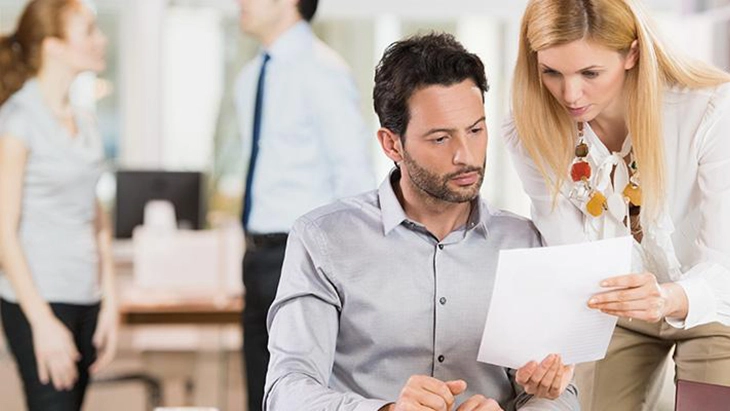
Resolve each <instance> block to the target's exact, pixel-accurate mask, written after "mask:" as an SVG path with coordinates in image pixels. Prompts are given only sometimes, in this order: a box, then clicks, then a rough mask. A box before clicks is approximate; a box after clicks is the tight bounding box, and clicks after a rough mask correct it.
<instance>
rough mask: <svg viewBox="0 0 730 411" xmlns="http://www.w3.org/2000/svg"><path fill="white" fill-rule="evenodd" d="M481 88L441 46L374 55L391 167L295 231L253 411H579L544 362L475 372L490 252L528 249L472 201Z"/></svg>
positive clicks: (445, 38)
mask: <svg viewBox="0 0 730 411" xmlns="http://www.w3.org/2000/svg"><path fill="white" fill-rule="evenodd" d="M487 88H488V87H487V80H486V77H485V74H484V66H483V65H482V62H481V61H480V60H479V58H478V57H477V56H475V55H473V54H470V53H468V52H467V51H466V50H465V49H464V48H463V47H462V46H461V44H459V43H458V42H457V41H456V40H454V38H453V37H451V36H449V35H439V34H431V35H426V36H421V37H413V38H410V39H408V40H404V41H400V42H397V43H394V44H393V45H391V46H390V47H389V48H388V50H387V51H386V52H385V55H384V56H383V58H382V60H381V61H380V63H379V65H378V67H377V69H376V74H375V90H374V93H373V95H374V99H375V111H376V112H377V114H378V116H379V118H380V124H381V127H382V128H381V129H380V130H378V139H379V141H380V144H381V146H382V149H383V151H384V152H385V154H386V155H387V156H388V157H389V158H390V159H391V160H393V161H394V162H395V164H396V167H395V168H394V169H393V171H392V172H391V173H390V175H389V176H388V178H386V180H385V181H384V182H383V183H382V185H381V186H380V188H379V189H378V190H377V191H373V192H369V193H365V194H362V195H360V196H357V197H354V198H349V199H345V200H341V201H338V202H336V203H333V204H331V205H328V206H325V207H322V208H319V209H317V210H315V211H313V212H310V213H309V214H307V215H305V216H303V217H301V218H300V219H299V220H298V221H297V222H296V224H295V225H294V228H293V229H292V231H291V233H290V236H289V242H288V245H287V249H286V257H285V259H284V267H283V270H282V276H281V283H280V284H279V289H278V292H277V295H276V300H275V301H274V304H273V305H272V307H271V310H270V311H269V317H268V325H269V330H270V340H269V350H270V351H271V362H270V365H269V371H268V376H267V381H266V393H265V406H264V409H265V410H271V411H279V410H282V411H291V410H296V411H300V410H301V411H310V410H358V411H359V410H363V411H365V410H369V411H377V410H383V411H391V410H443V411H447V410H448V411H451V410H459V411H467V410H469V411H471V410H500V409H506V410H512V409H522V410H528V409H529V410H536V409H541V410H542V409H546V410H575V409H578V403H577V397H576V390H575V388H574V387H573V386H572V385H569V382H570V379H571V378H572V367H566V366H563V365H562V363H561V361H560V359H559V358H556V357H557V356H549V357H548V358H546V360H545V361H543V362H542V363H541V364H540V365H538V364H536V363H534V362H531V363H530V364H528V365H526V366H525V367H523V368H522V369H520V370H518V371H515V370H510V369H505V368H502V367H498V366H494V365H489V364H484V363H480V362H477V352H478V350H479V344H480V339H481V333H482V329H483V326H484V322H485V315H486V313H487V309H488V307H489V301H490V298H491V293H492V289H493V286H494V276H495V269H496V265H497V257H498V253H499V250H502V249H508V248H523V247H533V246H539V245H540V238H539V235H538V233H537V231H536V230H535V228H534V226H533V225H532V224H531V223H530V222H529V221H528V220H526V219H523V218H519V217H516V216H513V215H511V214H508V213H504V212H499V211H495V210H492V209H490V208H489V206H487V204H486V203H485V202H484V201H483V200H481V199H480V197H479V189H480V187H481V184H482V181H483V178H484V166H485V159H486V148H487V128H486V127H487V126H486V121H485V115H484V93H485V92H486V91H487ZM323 98H326V96H323ZM516 375H517V376H519V377H516ZM516 379H519V380H520V381H521V382H522V384H523V385H524V387H523V386H521V385H520V384H517V383H516ZM528 392H532V393H535V394H536V395H531V394H528ZM500 407H501V408H500Z"/></svg>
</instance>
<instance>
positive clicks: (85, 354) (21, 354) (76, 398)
mask: <svg viewBox="0 0 730 411" xmlns="http://www.w3.org/2000/svg"><path fill="white" fill-rule="evenodd" d="M51 309H52V310H53V314H54V315H55V316H56V318H58V319H59V320H60V321H61V322H62V323H63V324H64V325H66V327H68V329H69V330H70V331H71V333H72V334H73V336H74V339H75V341H76V348H77V349H78V350H79V353H81V361H79V362H78V363H77V365H78V375H79V377H78V380H76V384H75V385H74V386H73V388H72V389H71V390H69V391H56V389H55V388H54V387H53V383H51V382H50V381H49V383H48V384H41V382H40V379H39V377H38V367H37V365H36V358H35V353H34V351H33V336H32V333H31V328H30V324H29V323H28V320H27V319H26V317H25V314H23V311H22V310H21V309H20V306H19V305H18V304H13V303H10V302H7V301H5V300H0V314H1V316H2V322H3V330H4V331H5V338H6V340H7V342H8V346H9V347H10V351H11V352H12V354H13V356H14V357H15V362H16V363H17V365H18V371H19V372H20V377H21V379H22V381H23V390H24V392H25V399H26V404H27V405H28V410H29V411H79V410H81V404H82V403H83V402H84V394H85V392H86V386H87V385H88V383H89V371H88V370H89V366H90V365H91V364H92V363H93V362H94V360H96V348H94V345H93V344H92V338H93V336H94V330H96V321H97V319H98V317H99V304H93V305H75V304H57V303H52V304H51Z"/></svg>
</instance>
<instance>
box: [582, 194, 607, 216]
mask: <svg viewBox="0 0 730 411" xmlns="http://www.w3.org/2000/svg"><path fill="white" fill-rule="evenodd" d="M605 209H606V197H605V196H604V195H603V194H601V192H599V191H594V192H593V195H592V196H591V199H590V200H588V203H586V211H588V214H590V215H592V216H593V217H600V216H601V214H603V210H605Z"/></svg>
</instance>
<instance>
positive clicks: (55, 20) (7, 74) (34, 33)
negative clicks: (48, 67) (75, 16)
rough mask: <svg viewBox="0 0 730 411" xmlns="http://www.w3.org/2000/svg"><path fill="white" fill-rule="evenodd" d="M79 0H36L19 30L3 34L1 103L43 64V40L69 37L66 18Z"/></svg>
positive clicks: (26, 8)
mask: <svg viewBox="0 0 730 411" xmlns="http://www.w3.org/2000/svg"><path fill="white" fill-rule="evenodd" d="M80 5H81V4H80V3H79V1H78V0H33V1H31V2H30V3H28V5H27V6H26V7H25V10H24V11H23V14H22V15H21V17H20V20H19V22H18V28H17V29H16V31H15V33H13V34H10V35H7V36H1V37H0V105H2V104H3V103H4V102H5V101H6V100H7V99H8V98H10V96H12V95H13V93H15V92H16V91H18V90H20V88H21V87H22V86H23V84H24V83H25V81H26V80H28V79H29V78H30V77H33V76H35V75H36V74H38V71H39V70H40V69H41V66H42V64H43V55H42V54H43V51H42V47H43V40H44V39H45V38H46V37H56V38H60V39H63V38H65V35H66V33H65V23H66V22H65V17H66V15H67V13H68V11H70V10H71V9H72V8H74V7H79V6H80Z"/></svg>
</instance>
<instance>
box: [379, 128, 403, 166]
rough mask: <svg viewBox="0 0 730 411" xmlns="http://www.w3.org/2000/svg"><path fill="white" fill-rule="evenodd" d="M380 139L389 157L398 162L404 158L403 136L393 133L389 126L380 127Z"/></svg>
mask: <svg viewBox="0 0 730 411" xmlns="http://www.w3.org/2000/svg"><path fill="white" fill-rule="evenodd" d="M378 141H379V142H380V147H381V148H382V149H383V152H384V153H385V155H386V156H388V158H389V159H391V160H393V162H394V163H396V164H398V163H400V162H401V161H402V160H403V142H402V141H401V136H399V135H398V134H395V133H393V132H392V131H390V130H389V129H387V128H383V127H381V128H380V129H378Z"/></svg>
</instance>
